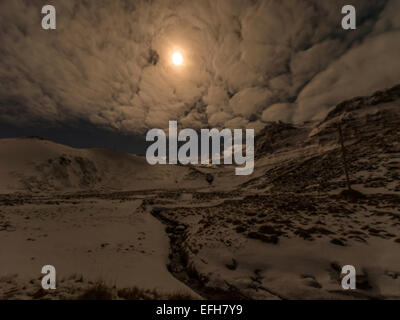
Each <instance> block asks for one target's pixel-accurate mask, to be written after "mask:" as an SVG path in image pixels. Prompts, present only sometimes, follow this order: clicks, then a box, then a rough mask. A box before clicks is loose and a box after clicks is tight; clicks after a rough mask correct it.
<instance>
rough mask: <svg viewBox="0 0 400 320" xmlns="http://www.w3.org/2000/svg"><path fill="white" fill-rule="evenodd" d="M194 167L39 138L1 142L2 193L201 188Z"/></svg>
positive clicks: (201, 181) (203, 183)
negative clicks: (157, 161) (75, 147)
mask: <svg viewBox="0 0 400 320" xmlns="http://www.w3.org/2000/svg"><path fill="white" fill-rule="evenodd" d="M207 185H208V183H207V181H206V179H205V176H204V175H202V174H199V172H198V171H196V170H193V169H192V168H190V167H182V166H173V165H156V166H151V165H149V164H148V163H147V161H146V159H145V158H144V157H141V156H136V155H132V154H128V153H122V152H117V151H109V150H103V149H74V148H71V147H68V146H64V145H61V144H57V143H54V142H51V141H47V140H41V139H38V138H17V139H1V140H0V193H2V194H8V193H13V192H42V193H43V192H73V191H79V190H92V191H93V190H98V191H112V190H147V189H179V188H200V187H206V186H207Z"/></svg>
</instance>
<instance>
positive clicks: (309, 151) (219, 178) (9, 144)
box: [0, 86, 400, 299]
mask: <svg viewBox="0 0 400 320" xmlns="http://www.w3.org/2000/svg"><path fill="white" fill-rule="evenodd" d="M399 99H400V86H398V87H395V88H393V89H391V90H388V91H385V92H378V93H376V94H374V95H373V96H371V97H361V98H355V99H353V100H350V101H347V102H344V103H342V104H340V105H338V106H337V107H336V108H335V109H334V110H332V112H331V113H329V115H328V117H327V119H325V120H324V121H323V122H321V123H319V124H315V123H307V124H304V125H302V126H297V127H296V126H293V125H288V124H283V123H275V124H271V125H270V126H267V127H266V128H265V130H264V131H263V132H261V134H260V135H259V136H258V137H257V139H256V156H257V160H256V163H255V171H254V173H253V174H252V175H251V176H248V177H246V176H235V175H234V167H233V166H218V167H216V166H211V167H203V166H171V165H166V166H153V167H152V166H149V165H148V164H147V163H146V160H145V159H144V158H143V157H138V156H133V155H129V154H124V153H120V152H114V151H105V150H99V149H89V150H77V149H73V148H69V147H66V146H62V145H59V144H56V143H53V142H50V141H45V140H40V139H34V138H29V139H26V138H25V139H4V140H0V298H4V299H12V298H33V299H37V298H45V299H46V298H58V299H60V298H61V299H65V298H68V299H74V298H78V297H80V295H81V293H82V292H84V291H85V290H86V288H88V287H90V286H91V285H93V284H95V283H96V282H97V281H98V280H100V281H102V282H104V283H106V284H107V285H108V286H115V287H117V288H141V289H146V290H147V289H148V290H153V289H156V290H157V292H165V293H171V292H186V293H189V294H190V295H191V296H194V297H200V296H201V297H203V298H206V299H207V298H214V299H220V298H221V299H354V298H355V299H372V298H378V299H380V298H382V299H400V108H399V101H400V100H399ZM338 123H341V128H342V131H343V138H344V144H345V148H346V159H347V160H346V163H347V165H348V169H349V175H350V183H351V185H352V188H353V189H355V190H358V191H360V192H362V194H361V195H360V194H357V193H354V192H353V193H349V192H347V193H343V191H344V190H345V189H346V179H345V175H344V170H343V160H342V152H341V148H340V144H339V143H338V128H337V124H338ZM210 176H211V177H212V179H211V180H212V181H211V180H210V179H208V178H209V177H210ZM45 264H46V265H47V264H51V265H54V266H55V267H56V269H57V286H58V289H57V290H56V292H55V293H53V294H52V295H50V294H47V293H46V292H40V290H39V289H38V288H39V285H40V281H39V280H38V279H39V278H40V277H41V276H42V275H41V273H40V271H41V267H42V266H43V265H45ZM344 265H353V266H354V267H356V270H357V288H358V289H357V290H355V291H344V290H343V289H342V288H341V274H340V271H341V268H342V266H344ZM38 290H39V291H38ZM38 292H39V293H38ZM125 296H126V295H125ZM130 296H133V295H130ZM153 296H154V295H153ZM135 297H137V295H135ZM158 297H159V295H158Z"/></svg>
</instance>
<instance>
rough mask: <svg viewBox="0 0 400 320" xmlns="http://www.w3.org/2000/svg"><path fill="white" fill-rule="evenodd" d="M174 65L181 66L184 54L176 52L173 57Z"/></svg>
mask: <svg viewBox="0 0 400 320" xmlns="http://www.w3.org/2000/svg"><path fill="white" fill-rule="evenodd" d="M172 63H173V64H174V65H176V66H180V65H182V63H183V57H182V54H181V53H180V52H178V51H176V52H174V54H173V55H172Z"/></svg>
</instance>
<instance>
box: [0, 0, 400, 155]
mask: <svg viewBox="0 0 400 320" xmlns="http://www.w3.org/2000/svg"><path fill="white" fill-rule="evenodd" d="M349 3H351V4H352V5H354V6H355V7H356V9H357V30H355V31H345V30H343V29H342V28H341V19H342V17H343V15H342V14H341V8H342V7H343V6H344V5H345V4H349ZM45 4H52V5H54V6H55V7H56V9H57V30H55V31H45V30H43V29H42V28H41V19H42V14H41V8H42V6H43V5H45ZM399 16H400V1H399V0H375V1H369V0H352V1H347V0H346V1H344V0H343V1H342V0H337V1H336V0H329V1H320V0H283V1H282V0H279V1H278V0H265V1H261V0H260V1H257V0H142V1H134V0H76V1H73V0H69V1H65V0H60V1H41V0H29V1H28V0H2V1H1V2H0V41H1V46H0V136H13V135H26V134H29V133H36V132H39V133H40V132H41V133H43V134H44V135H45V136H46V137H49V138H51V137H52V136H54V138H55V139H58V140H61V141H67V140H68V139H69V140H68V141H70V144H74V142H75V144H76V145H77V144H79V143H83V142H82V141H85V142H84V143H83V144H89V145H90V144H96V142H97V143H99V141H100V142H101V143H104V144H106V145H107V146H108V147H110V146H112V145H113V144H114V145H115V146H116V147H117V148H118V147H119V144H121V141H125V140H124V139H125V138H123V137H133V138H132V139H133V140H135V139H134V137H136V138H137V137H142V136H143V135H144V134H145V133H146V132H147V130H149V129H151V128H166V127H167V126H168V121H169V120H178V122H179V124H180V125H181V126H182V127H190V128H194V129H199V128H207V127H218V128H223V127H226V128H231V129H233V128H245V127H246V128H254V129H256V130H259V129H260V128H262V127H263V126H265V124H266V123H268V121H276V120H282V121H286V122H295V123H297V122H302V121H306V120H313V119H314V120H316V119H321V118H322V117H324V115H326V113H327V111H328V110H329V109H330V108H331V107H332V106H334V105H335V104H337V103H339V102H341V101H342V100H344V99H347V98H352V97H354V96H359V95H369V94H371V93H373V91H375V90H378V89H383V88H386V87H390V86H392V85H395V84H398V83H400V59H399V56H400V19H399ZM175 51H179V52H180V53H181V54H182V56H183V59H184V63H183V65H181V66H175V65H173V63H172V60H171V56H172V54H173V53H174V52H175ZM88 132H90V134H88ZM105 132H106V133H105ZM102 135H105V136H107V137H108V138H104V137H105V136H102ZM68 137H69V138H68ZM90 137H92V138H90ZM96 137H97V138H96ZM101 137H103V138H101ZM85 139H86V140H85ZM107 139H110V142H109V143H108V142H107ZM133 140H129V139H127V140H126V141H127V143H132V141H133ZM136 140H137V139H136ZM128 141H129V142H128ZM132 150H133V149H132Z"/></svg>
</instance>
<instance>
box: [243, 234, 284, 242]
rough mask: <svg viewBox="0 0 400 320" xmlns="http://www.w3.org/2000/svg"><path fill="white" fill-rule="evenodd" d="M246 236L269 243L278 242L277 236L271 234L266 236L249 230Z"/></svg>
mask: <svg viewBox="0 0 400 320" xmlns="http://www.w3.org/2000/svg"><path fill="white" fill-rule="evenodd" d="M247 237H248V238H250V239H256V240H261V241H262V242H266V243H271V244H278V242H279V237H277V236H275V235H273V236H266V235H264V234H262V233H259V232H250V233H248V234H247Z"/></svg>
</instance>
